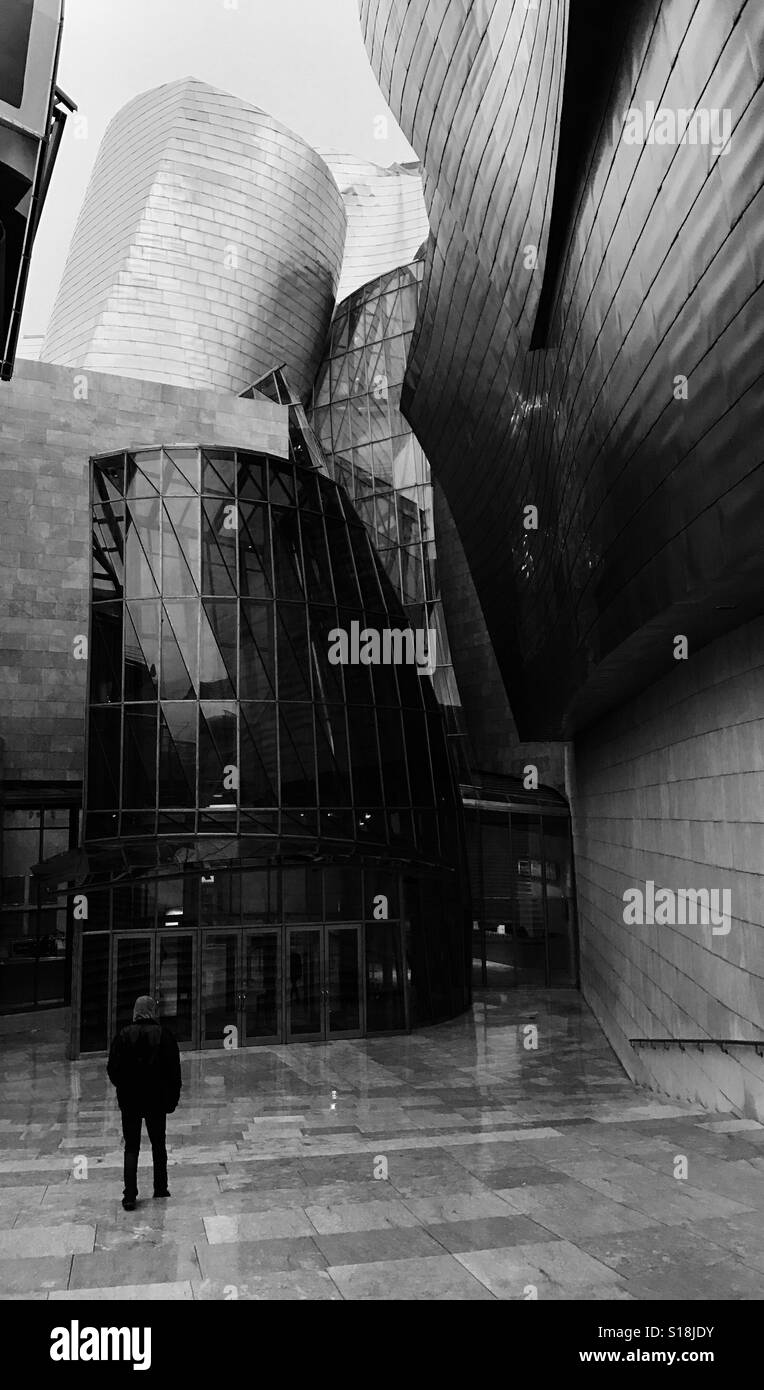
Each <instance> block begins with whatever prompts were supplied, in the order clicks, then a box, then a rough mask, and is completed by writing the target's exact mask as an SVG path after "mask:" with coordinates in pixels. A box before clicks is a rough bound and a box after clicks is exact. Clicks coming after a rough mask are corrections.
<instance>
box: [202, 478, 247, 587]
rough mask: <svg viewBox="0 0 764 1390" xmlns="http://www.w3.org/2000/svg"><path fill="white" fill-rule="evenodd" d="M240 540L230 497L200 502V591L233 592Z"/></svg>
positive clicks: (236, 516) (234, 509)
mask: <svg viewBox="0 0 764 1390" xmlns="http://www.w3.org/2000/svg"><path fill="white" fill-rule="evenodd" d="M250 510H252V509H251V508H250ZM239 544H240V538H239V524H238V511H237V509H236V507H235V506H234V504H233V503H232V502H231V501H230V500H229V501H227V502H218V501H214V502H213V501H210V500H208V499H207V498H205V500H204V501H203V503H202V593H204V594H221V595H222V596H223V597H225V596H226V595H228V594H230V595H231V596H232V597H233V596H235V594H236V552H237V549H238V546H239Z"/></svg>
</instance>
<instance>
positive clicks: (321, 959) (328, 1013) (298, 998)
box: [286, 924, 363, 1042]
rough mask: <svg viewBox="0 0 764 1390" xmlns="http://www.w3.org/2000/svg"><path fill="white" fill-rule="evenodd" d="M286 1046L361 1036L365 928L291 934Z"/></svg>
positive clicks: (288, 939)
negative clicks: (362, 933) (362, 938)
mask: <svg viewBox="0 0 764 1390" xmlns="http://www.w3.org/2000/svg"><path fill="white" fill-rule="evenodd" d="M286 960H287V989H286V1017H287V1042H298V1041H302V1042H311V1041H314V1040H315V1041H322V1040H325V1039H327V1038H337V1037H344V1038H353V1037H360V1036H361V1034H362V1032H363V1014H362V1007H363V1005H362V993H361V978H362V976H361V928H360V926H356V925H353V926H345V925H344V924H343V925H342V926H329V925H322V926H307V927H287V929H286Z"/></svg>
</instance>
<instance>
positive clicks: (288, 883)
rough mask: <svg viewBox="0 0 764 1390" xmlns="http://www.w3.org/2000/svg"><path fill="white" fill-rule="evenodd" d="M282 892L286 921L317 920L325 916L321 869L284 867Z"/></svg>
mask: <svg viewBox="0 0 764 1390" xmlns="http://www.w3.org/2000/svg"><path fill="white" fill-rule="evenodd" d="M282 893H283V903H284V920H285V921H287V922H289V921H292V922H311V921H313V922H315V921H317V920H319V919H320V918H321V917H322V916H323V901H322V896H321V870H320V869H308V868H294V869H284V871H283V873H282Z"/></svg>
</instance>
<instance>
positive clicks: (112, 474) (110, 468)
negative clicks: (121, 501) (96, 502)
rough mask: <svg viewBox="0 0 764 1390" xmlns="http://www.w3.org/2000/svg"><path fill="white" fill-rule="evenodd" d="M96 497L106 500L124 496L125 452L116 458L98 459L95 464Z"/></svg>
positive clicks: (94, 483) (94, 482) (94, 484)
mask: <svg viewBox="0 0 764 1390" xmlns="http://www.w3.org/2000/svg"><path fill="white" fill-rule="evenodd" d="M93 486H94V497H95V498H101V499H102V500H103V501H104V502H108V501H114V500H116V499H117V498H119V497H122V496H123V494H124V489H125V458H124V454H116V455H115V457H114V458H110V459H97V460H96V461H95V462H94V464H93Z"/></svg>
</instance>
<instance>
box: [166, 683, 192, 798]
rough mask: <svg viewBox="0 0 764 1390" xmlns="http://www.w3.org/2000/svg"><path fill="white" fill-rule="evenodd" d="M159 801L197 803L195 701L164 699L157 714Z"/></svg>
mask: <svg viewBox="0 0 764 1390" xmlns="http://www.w3.org/2000/svg"><path fill="white" fill-rule="evenodd" d="M159 805H160V806H195V805H196V704H195V703H194V702H193V701H191V700H179V701H177V702H172V703H163V704H162V706H161V709H160V714H159Z"/></svg>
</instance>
